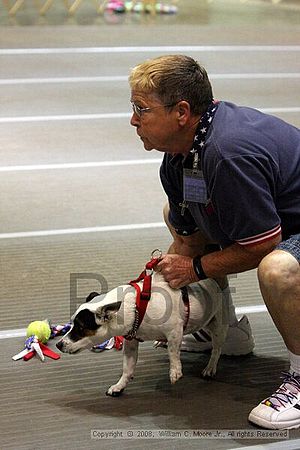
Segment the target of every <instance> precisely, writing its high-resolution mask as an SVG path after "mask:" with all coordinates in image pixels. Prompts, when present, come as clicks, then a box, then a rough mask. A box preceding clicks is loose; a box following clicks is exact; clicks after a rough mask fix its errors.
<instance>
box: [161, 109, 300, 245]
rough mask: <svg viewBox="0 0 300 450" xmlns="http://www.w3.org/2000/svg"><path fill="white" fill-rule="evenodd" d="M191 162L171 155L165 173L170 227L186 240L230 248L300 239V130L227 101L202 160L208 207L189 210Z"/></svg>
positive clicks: (193, 206)
mask: <svg viewBox="0 0 300 450" xmlns="http://www.w3.org/2000/svg"><path fill="white" fill-rule="evenodd" d="M192 159H193V155H192V154H189V155H188V156H187V157H186V158H183V156H182V155H179V154H178V155H175V156H174V155H172V154H168V153H166V154H165V155H164V159H163V162H162V165H161V169H160V176H161V182H162V185H163V187H164V190H165V192H166V194H167V196H168V198H169V203H170V215H169V220H170V223H171V225H172V226H173V227H174V228H175V229H176V230H177V232H178V233H179V234H183V235H184V234H185V235H189V234H192V233H193V232H194V231H196V230H197V229H201V230H202V231H203V232H204V233H205V234H206V235H207V236H208V238H210V239H211V240H212V241H214V242H217V243H219V244H220V245H221V246H222V247H223V248H224V247H227V246H228V245H231V244H233V243H235V242H237V243H239V244H240V245H244V246H248V245H253V244H257V243H260V242H264V241H266V240H268V239H271V238H273V237H275V236H276V235H279V234H280V232H282V235H283V239H286V238H287V237H289V236H290V235H293V234H296V233H300V130H299V129H297V128H296V127H294V126H292V125H290V124H288V123H286V122H284V121H283V120H281V119H279V118H276V117H274V116H270V115H267V114H263V113H261V112H260V111H257V110H255V109H252V108H247V107H239V106H236V105H234V104H232V103H228V102H220V103H219V105H218V109H217V111H216V113H215V116H214V118H213V121H212V123H211V125H210V127H209V130H208V134H207V137H206V141H205V145H204V147H203V149H202V150H201V151H200V154H199V159H200V162H201V169H202V171H203V176H204V180H205V183H206V187H207V193H208V200H207V202H206V203H205V204H204V203H196V202H187V206H188V207H187V208H182V203H183V167H189V166H191V163H192Z"/></svg>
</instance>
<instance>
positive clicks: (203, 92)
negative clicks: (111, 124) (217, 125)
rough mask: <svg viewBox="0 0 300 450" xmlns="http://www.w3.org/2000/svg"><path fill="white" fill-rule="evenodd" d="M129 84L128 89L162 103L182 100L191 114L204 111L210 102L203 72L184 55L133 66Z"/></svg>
mask: <svg viewBox="0 0 300 450" xmlns="http://www.w3.org/2000/svg"><path fill="white" fill-rule="evenodd" d="M129 84H130V87H131V89H132V90H139V91H142V92H144V93H147V94H152V95H155V96H157V97H158V98H159V99H160V100H161V102H162V103H164V104H175V103H177V102H179V101H180V100H186V101H188V102H189V104H190V106H191V111H192V112H193V113H194V114H199V113H202V112H204V111H205V110H206V109H207V107H208V105H209V104H210V103H211V102H212V100H213V93H212V87H211V84H210V81H209V79H208V75H207V73H206V70H205V69H204V67H202V66H200V64H199V63H198V62H197V61H195V60H194V59H193V58H191V57H189V56H185V55H164V56H160V57H158V58H154V59H149V60H147V61H145V62H143V63H141V64H139V65H137V66H136V67H134V68H133V69H132V70H131V73H130V75H129Z"/></svg>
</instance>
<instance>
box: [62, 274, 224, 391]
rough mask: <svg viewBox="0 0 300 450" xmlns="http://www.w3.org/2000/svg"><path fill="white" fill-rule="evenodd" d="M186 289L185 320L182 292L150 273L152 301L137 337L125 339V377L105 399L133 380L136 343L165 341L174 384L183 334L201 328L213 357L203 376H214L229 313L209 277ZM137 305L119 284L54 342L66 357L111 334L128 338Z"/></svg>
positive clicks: (81, 309) (178, 374) (133, 293)
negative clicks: (206, 335)
mask: <svg viewBox="0 0 300 450" xmlns="http://www.w3.org/2000/svg"><path fill="white" fill-rule="evenodd" d="M140 285H142V283H141V282H140ZM187 290H188V296H189V315H188V317H187V314H186V308H185V306H184V303H183V301H182V292H181V290H180V289H172V288H170V286H169V284H168V283H167V282H165V281H164V279H163V277H162V276H161V275H160V274H159V273H154V274H153V276H152V291H151V298H150V300H149V302H148V307H147V311H146V314H145V317H144V319H143V321H142V323H141V324H140V326H139V328H138V330H137V331H136V334H135V333H134V335H135V337H134V338H133V339H131V340H127V339H125V340H124V350H123V373H122V376H121V378H120V379H119V381H118V382H117V383H116V384H114V385H112V386H110V388H109V389H108V391H107V395H111V396H118V395H120V394H121V393H122V391H123V390H124V389H125V387H126V386H127V384H128V382H129V381H130V380H131V379H132V378H133V373H134V369H135V366H136V362H137V357H138V346H139V341H146V340H147V341H148V340H166V341H168V353H169V360H170V371H169V375H170V380H171V383H172V384H174V383H176V381H177V380H179V379H180V378H181V377H182V366H181V361H180V345H181V340H182V336H183V334H188V333H192V332H194V331H197V330H200V329H204V330H205V331H207V332H208V333H209V335H210V336H211V338H212V353H211V357H210V360H209V363H208V365H207V367H206V368H205V369H204V370H203V372H202V374H203V376H206V377H211V376H214V375H215V374H216V369H217V364H218V361H219V358H220V354H221V347H222V345H223V343H224V341H225V338H226V334H227V330H228V321H227V315H226V314H224V313H223V311H224V308H223V302H222V292H221V290H220V288H219V286H218V285H217V283H216V282H215V281H214V280H211V279H207V280H204V281H201V282H199V283H194V284H191V285H189V286H188V287H187ZM92 296H93V295H92ZM135 304H136V290H135V289H134V288H133V287H132V286H130V285H122V286H119V287H118V288H115V289H113V290H111V291H109V292H108V293H107V294H104V295H96V296H95V297H94V298H93V299H92V301H91V302H88V303H84V304H82V305H81V306H80V307H79V308H78V310H77V311H76V312H75V314H74V315H73V317H72V327H71V329H70V331H69V332H68V333H67V334H66V335H65V336H64V337H63V338H62V339H61V340H60V341H59V342H58V343H57V348H58V349H59V350H61V351H62V352H64V353H76V352H78V351H80V350H83V349H87V348H91V347H92V346H93V345H97V344H100V343H102V342H103V341H105V340H107V339H110V338H111V337H113V336H126V335H128V334H130V333H131V335H132V329H133V328H134V323H135V320H136V306H135Z"/></svg>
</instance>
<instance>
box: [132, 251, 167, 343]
mask: <svg viewBox="0 0 300 450" xmlns="http://www.w3.org/2000/svg"><path fill="white" fill-rule="evenodd" d="M157 253H158V256H155V255H156V254H157ZM161 255H162V251H161V250H159V249H158V248H156V249H155V250H153V252H152V253H151V260H150V261H149V262H147V264H146V266H145V269H144V270H143V272H142V273H141V274H140V276H139V277H138V278H136V279H135V280H132V281H129V283H128V284H130V285H131V286H133V287H134V288H135V290H136V303H135V319H134V322H133V326H132V328H131V330H130V331H129V333H128V334H127V335H126V336H124V337H125V339H127V340H129V341H130V340H132V339H134V338H135V336H136V333H137V330H138V328H139V326H140V324H141V323H142V321H143V319H144V316H145V312H146V309H147V306H148V301H149V300H150V297H151V285H152V274H153V270H154V267H155V266H157V264H158V263H159V261H160V258H161ZM142 280H143V287H142V289H141V288H140V286H139V285H138V283H139V282H140V281H142Z"/></svg>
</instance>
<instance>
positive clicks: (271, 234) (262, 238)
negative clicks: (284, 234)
mask: <svg viewBox="0 0 300 450" xmlns="http://www.w3.org/2000/svg"><path fill="white" fill-rule="evenodd" d="M280 233H281V226H280V224H279V225H277V226H276V227H275V228H272V229H271V230H269V231H265V232H264V233H261V234H256V235H255V236H251V237H248V238H244V239H239V240H238V241H236V242H237V243H238V244H240V245H244V246H247V245H255V244H262V243H263V242H266V241H268V240H270V239H273V238H275V237H277V236H279V235H280Z"/></svg>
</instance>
